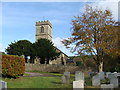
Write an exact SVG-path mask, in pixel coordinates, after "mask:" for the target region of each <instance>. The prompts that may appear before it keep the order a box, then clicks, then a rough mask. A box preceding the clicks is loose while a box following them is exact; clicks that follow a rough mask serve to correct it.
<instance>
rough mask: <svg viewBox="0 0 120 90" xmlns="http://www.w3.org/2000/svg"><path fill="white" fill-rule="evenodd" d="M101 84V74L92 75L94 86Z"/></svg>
mask: <svg viewBox="0 0 120 90" xmlns="http://www.w3.org/2000/svg"><path fill="white" fill-rule="evenodd" d="M99 85H100V77H99V75H95V76H93V77H92V86H99Z"/></svg>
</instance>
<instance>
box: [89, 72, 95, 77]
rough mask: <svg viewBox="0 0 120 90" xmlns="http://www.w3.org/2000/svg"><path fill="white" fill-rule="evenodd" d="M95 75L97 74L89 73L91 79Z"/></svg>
mask: <svg viewBox="0 0 120 90" xmlns="http://www.w3.org/2000/svg"><path fill="white" fill-rule="evenodd" d="M94 75H96V73H95V72H89V73H88V77H89V78H92V77H93V76H94Z"/></svg>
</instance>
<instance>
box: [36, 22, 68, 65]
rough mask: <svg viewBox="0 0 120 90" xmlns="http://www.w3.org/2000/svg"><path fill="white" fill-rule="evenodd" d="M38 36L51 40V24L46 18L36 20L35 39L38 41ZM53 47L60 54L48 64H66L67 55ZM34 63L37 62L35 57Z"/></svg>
mask: <svg viewBox="0 0 120 90" xmlns="http://www.w3.org/2000/svg"><path fill="white" fill-rule="evenodd" d="M40 38H45V39H48V40H50V41H52V24H51V23H50V22H49V21H48V20H47V21H38V22H36V41H38V39H40ZM55 48H56V49H57V51H58V52H61V54H60V56H59V57H58V58H57V59H55V60H52V61H50V62H49V64H63V65H66V60H67V59H68V56H67V55H66V54H65V53H63V52H62V51H61V50H59V49H58V48H57V47H55ZM35 63H39V61H37V59H36V61H35Z"/></svg>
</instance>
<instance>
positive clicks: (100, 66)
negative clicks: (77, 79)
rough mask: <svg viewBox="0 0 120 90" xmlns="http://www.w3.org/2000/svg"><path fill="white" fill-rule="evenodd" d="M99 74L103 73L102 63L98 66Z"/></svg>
mask: <svg viewBox="0 0 120 90" xmlns="http://www.w3.org/2000/svg"><path fill="white" fill-rule="evenodd" d="M99 72H103V61H102V62H100V64H99Z"/></svg>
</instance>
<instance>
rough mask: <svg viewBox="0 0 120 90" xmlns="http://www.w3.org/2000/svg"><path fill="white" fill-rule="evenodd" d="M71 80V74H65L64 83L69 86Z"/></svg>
mask: <svg viewBox="0 0 120 90" xmlns="http://www.w3.org/2000/svg"><path fill="white" fill-rule="evenodd" d="M69 79H70V72H64V75H63V76H62V83H64V84H69Z"/></svg>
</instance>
